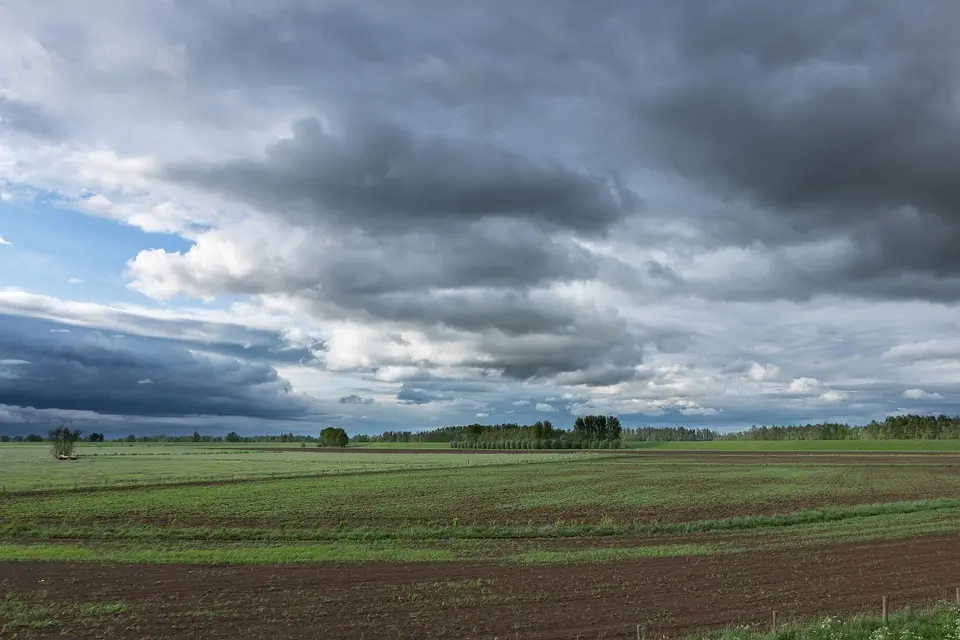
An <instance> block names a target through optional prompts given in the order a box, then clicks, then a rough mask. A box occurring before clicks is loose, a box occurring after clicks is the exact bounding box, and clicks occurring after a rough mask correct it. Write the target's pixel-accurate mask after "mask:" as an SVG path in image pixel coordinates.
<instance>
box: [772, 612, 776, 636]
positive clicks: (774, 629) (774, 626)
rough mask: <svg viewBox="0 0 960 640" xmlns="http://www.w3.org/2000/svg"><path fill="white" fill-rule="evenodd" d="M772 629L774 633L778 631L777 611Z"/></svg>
mask: <svg viewBox="0 0 960 640" xmlns="http://www.w3.org/2000/svg"><path fill="white" fill-rule="evenodd" d="M772 629H773V631H776V630H777V612H776V611H774V612H773V627H772Z"/></svg>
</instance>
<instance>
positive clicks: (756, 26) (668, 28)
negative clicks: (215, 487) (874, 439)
mask: <svg viewBox="0 0 960 640" xmlns="http://www.w3.org/2000/svg"><path fill="white" fill-rule="evenodd" d="M958 27H960V5H957V4H954V3H944V2H939V1H934V0H909V1H907V0H904V1H899V0H898V1H894V0H877V1H876V2H872V3H871V4H870V10H869V11H864V10H863V5H862V3H860V2H854V1H853V0H829V1H828V0H823V1H820V2H813V3H797V2H786V1H779V0H774V1H771V2H762V3H757V2H746V1H741V0H710V1H707V0H691V1H690V2H678V3H665V2H659V1H654V0H597V1H596V2H591V3H585V2H582V1H580V0H550V1H549V2H548V1H546V0H528V1H525V2H510V1H507V0H490V1H489V2H484V3H459V2H456V3H454V2H444V1H441V0H403V1H398V0H350V1H349V2H346V1H344V2H339V1H334V0H313V1H309V0H273V1H272V2H269V3H263V2H254V1H252V0H189V1H185V0H184V1H181V0H162V1H160V0H156V1H154V0H150V1H147V0H91V1H90V2H85V3H76V2H70V1H67V0H46V1H44V2H35V1H26V0H4V1H3V2H2V3H0V43H2V44H0V433H28V432H31V431H43V430H46V429H47V428H49V427H50V426H55V425H57V424H61V423H62V424H68V425H73V426H74V427H75V428H82V429H84V430H85V431H87V432H89V431H91V430H97V431H102V432H105V433H107V434H110V435H115V434H117V435H124V434H127V433H131V432H135V433H140V434H148V433H168V434H175V433H192V432H193V431H194V430H200V431H201V432H204V433H224V432H226V431H228V430H234V431H238V432H241V433H251V434H253V433H279V432H281V431H282V432H287V431H294V432H297V433H315V432H319V430H320V429H321V428H323V427H325V426H331V425H332V426H341V427H344V428H345V429H346V430H347V431H348V432H350V433H378V432H381V431H384V430H387V429H394V430H396V429H404V430H418V429H426V428H432V427H436V426H442V425H451V424H469V423H473V422H480V423H488V424H493V423H502V422H520V423H531V422H533V421H535V420H538V419H549V420H551V421H553V423H554V424H555V425H557V426H560V427H565V428H568V427H569V426H571V425H572V422H573V420H574V419H575V417H576V416H578V415H584V414H590V413H604V414H614V415H617V416H619V417H620V418H621V421H622V422H623V424H624V425H625V426H639V425H678V424H683V425H687V426H700V427H713V428H733V427H745V426H749V425H751V424H802V423H808V422H819V421H840V422H849V423H857V424H862V423H866V422H869V421H870V420H873V419H879V420H882V419H883V418H884V417H885V416H887V415H891V414H897V413H904V412H916V413H941V412H942V413H947V414H950V415H954V414H957V413H960V407H958V404H960V375H958V374H960V332H958V329H960V313H958V308H957V303H958V301H960V250H958V247H960V210H958V203H960V181H958V179H957V174H956V171H957V168H958V167H960V40H958V39H957V38H956V37H955V34H956V32H957V29H958Z"/></svg>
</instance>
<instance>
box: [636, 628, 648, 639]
mask: <svg viewBox="0 0 960 640" xmlns="http://www.w3.org/2000/svg"><path fill="white" fill-rule="evenodd" d="M637 640H647V630H646V629H644V628H643V625H639V624H638V625H637Z"/></svg>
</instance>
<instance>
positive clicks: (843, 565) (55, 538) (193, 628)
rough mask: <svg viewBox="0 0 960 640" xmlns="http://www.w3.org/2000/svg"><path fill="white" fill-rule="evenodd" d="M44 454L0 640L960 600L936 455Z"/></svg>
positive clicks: (469, 629) (21, 500)
mask: <svg viewBox="0 0 960 640" xmlns="http://www.w3.org/2000/svg"><path fill="white" fill-rule="evenodd" d="M44 453H45V450H43V449H42V448H40V447H35V446H34V447H28V446H26V445H9V447H0V456H3V457H2V458H0V460H5V461H10V462H11V464H10V466H6V465H4V466H2V467H0V483H2V484H5V485H6V486H7V487H8V488H7V490H6V492H5V493H3V494H0V637H7V636H6V635H4V634H11V637H12V634H13V633H17V634H18V635H17V637H18V638H33V637H38V638H39V637H56V634H58V633H63V630H64V629H69V630H70V633H69V637H76V638H86V637H90V638H93V637H104V636H105V635H106V636H109V637H120V638H124V637H130V638H134V637H136V638H147V637H150V638H168V637H169V638H173V637H177V638H182V637H187V638H194V637H195V638H201V637H240V638H248V637H249V638H259V637H315V636H316V634H318V633H320V634H321V635H325V636H326V637H343V638H366V637H369V638H401V637H403V638H413V637H417V638H474V637H475V638H488V637H494V636H496V637H499V638H577V637H581V638H627V637H635V630H636V625H637V624H644V625H647V626H648V627H649V628H650V629H651V633H654V632H656V633H658V634H664V635H667V636H674V637H675V636H682V635H686V634H691V633H695V632H698V631H700V630H705V629H711V628H716V627H718V626H723V625H726V624H734V623H748V622H752V621H755V620H765V619H767V616H768V615H769V609H770V608H771V607H778V608H779V610H780V611H781V612H782V613H783V614H784V615H795V616H812V615H819V614H823V613H848V612H856V611H859V610H861V609H862V608H864V607H867V606H868V604H869V603H870V602H872V600H871V598H873V596H876V595H877V594H878V593H879V592H881V591H882V592H883V594H884V595H886V594H887V591H888V590H891V591H889V594H890V595H891V596H894V595H895V597H897V598H900V602H901V603H902V604H907V603H910V604H921V603H926V602H928V601H930V600H932V599H936V598H937V597H941V596H943V595H944V594H952V593H953V587H954V586H960V585H954V584H953V582H955V581H956V580H957V578H955V577H953V576H956V575H960V544H958V543H960V456H958V455H955V454H950V453H937V454H933V453H931V454H927V453H924V454H920V453H856V452H815V453H800V454H798V453H795V452H750V451H740V452H704V451H699V452H697V451H676V452H670V451H642V450H641V451H609V452H597V453H580V452H569V453H567V452H564V453H552V452H547V453H529V454H527V453H496V452H493V453H486V452H484V453H472V452H468V453H459V454H455V455H451V453H450V452H449V451H446V452H441V451H440V450H436V451H433V452H431V451H426V452H418V451H416V450H413V451H411V450H406V451H405V450H394V451H390V450H386V449H366V450H363V451H360V450H357V451H346V452H329V451H322V452H321V451H319V450H317V449H316V448H315V447H314V448H309V447H308V448H303V449H297V448H292V449H287V450H283V449H281V448H272V449H259V448H255V447H253V446H248V447H236V448H232V447H216V446H201V445H196V446H190V445H176V446H169V447H161V446H157V445H134V446H133V447H128V452H127V454H126V455H124V451H123V447H118V446H114V445H110V446H104V447H102V448H97V447H94V446H91V445H85V446H84V447H82V448H81V450H80V453H81V455H82V456H83V457H82V458H81V460H78V461H77V462H75V463H67V462H54V461H52V460H46V459H42V455H43V454H44ZM92 453H97V454H98V455H96V456H94V455H91V454H92ZM102 453H114V455H99V454H102ZM134 453H136V455H133V454H134ZM33 456H36V457H33ZM18 460H19V461H20V462H17V461H18ZM138 465H139V466H140V467H141V469H142V472H141V474H140V476H139V477H137V476H136V473H137V466H138ZM71 474H73V475H71ZM101 477H103V478H107V482H106V486H104V483H103V480H102V478H101ZM54 480H56V482H58V483H59V484H57V485H56V486H52V485H53V483H54ZM40 485H51V486H48V487H46V488H43V489H42V490H40V489H41V486H40ZM74 487H76V488H74ZM954 549H957V551H954ZM824 563H826V564H824ZM71 585H79V586H80V587H81V588H74V587H71ZM878 590H879V591H878ZM181 592H182V593H189V594H193V595H192V596H191V597H190V598H187V599H180V598H179V596H178V595H176V594H178V593H181ZM138 593H149V594H150V597H149V598H143V597H138V596H136V595H135V594H138ZM691 595H694V596H696V597H697V598H700V599H701V600H702V599H703V598H707V599H713V600H715V601H716V602H718V603H720V604H718V605H717V606H716V607H714V608H712V609H711V610H710V611H709V612H706V613H701V614H698V613H696V612H695V611H694V610H693V608H692V605H691V606H688V605H689V602H688V599H689V598H690V597H691ZM874 599H875V598H874ZM577 612H579V614H582V615H580V617H579V618H577V619H576V620H574V618H575V617H576V616H575V615H574V614H576V613H577ZM4 618H6V619H7V621H6V622H2V621H3V620H4Z"/></svg>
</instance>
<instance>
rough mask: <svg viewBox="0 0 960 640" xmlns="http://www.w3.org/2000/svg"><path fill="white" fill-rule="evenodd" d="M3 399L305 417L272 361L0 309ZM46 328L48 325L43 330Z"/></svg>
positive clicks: (149, 411) (125, 411) (50, 405)
mask: <svg viewBox="0 0 960 640" xmlns="http://www.w3.org/2000/svg"><path fill="white" fill-rule="evenodd" d="M0 327H2V331H0V353H3V354H4V359H3V360H0V378H2V381H0V404H4V405H11V406H21V407H32V408H35V409H66V410H75V411H88V412H94V413H101V414H120V415H132V416H139V417H172V416H220V417H228V416H248V417H254V418H263V419H293V418H303V417H306V416H307V415H308V413H310V411H311V410H310V408H309V405H308V403H307V402H305V401H304V399H303V398H300V397H297V396H296V395H294V394H292V393H291V389H290V385H289V384H288V383H287V382H285V381H284V380H282V379H281V378H280V377H279V376H278V375H277V372H276V370H275V369H273V367H271V366H269V365H267V364H255V363H251V362H248V361H242V360H237V359H235V358H231V357H227V356H221V355H216V354H209V353H207V354H205V353H198V352H195V351H188V350H187V349H185V348H184V347H183V346H182V345H177V344H175V343H172V342H170V341H162V340H156V339H147V338H141V337H137V336H123V335H116V334H104V333H103V332H100V331H95V330H87V329H79V328H76V327H74V328H72V329H70V330H68V331H65V332H61V331H60V329H63V328H64V325H60V324H55V323H51V322H47V321H42V320H34V319H26V318H17V317H11V316H0ZM43 332H46V335H44V333H43Z"/></svg>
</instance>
